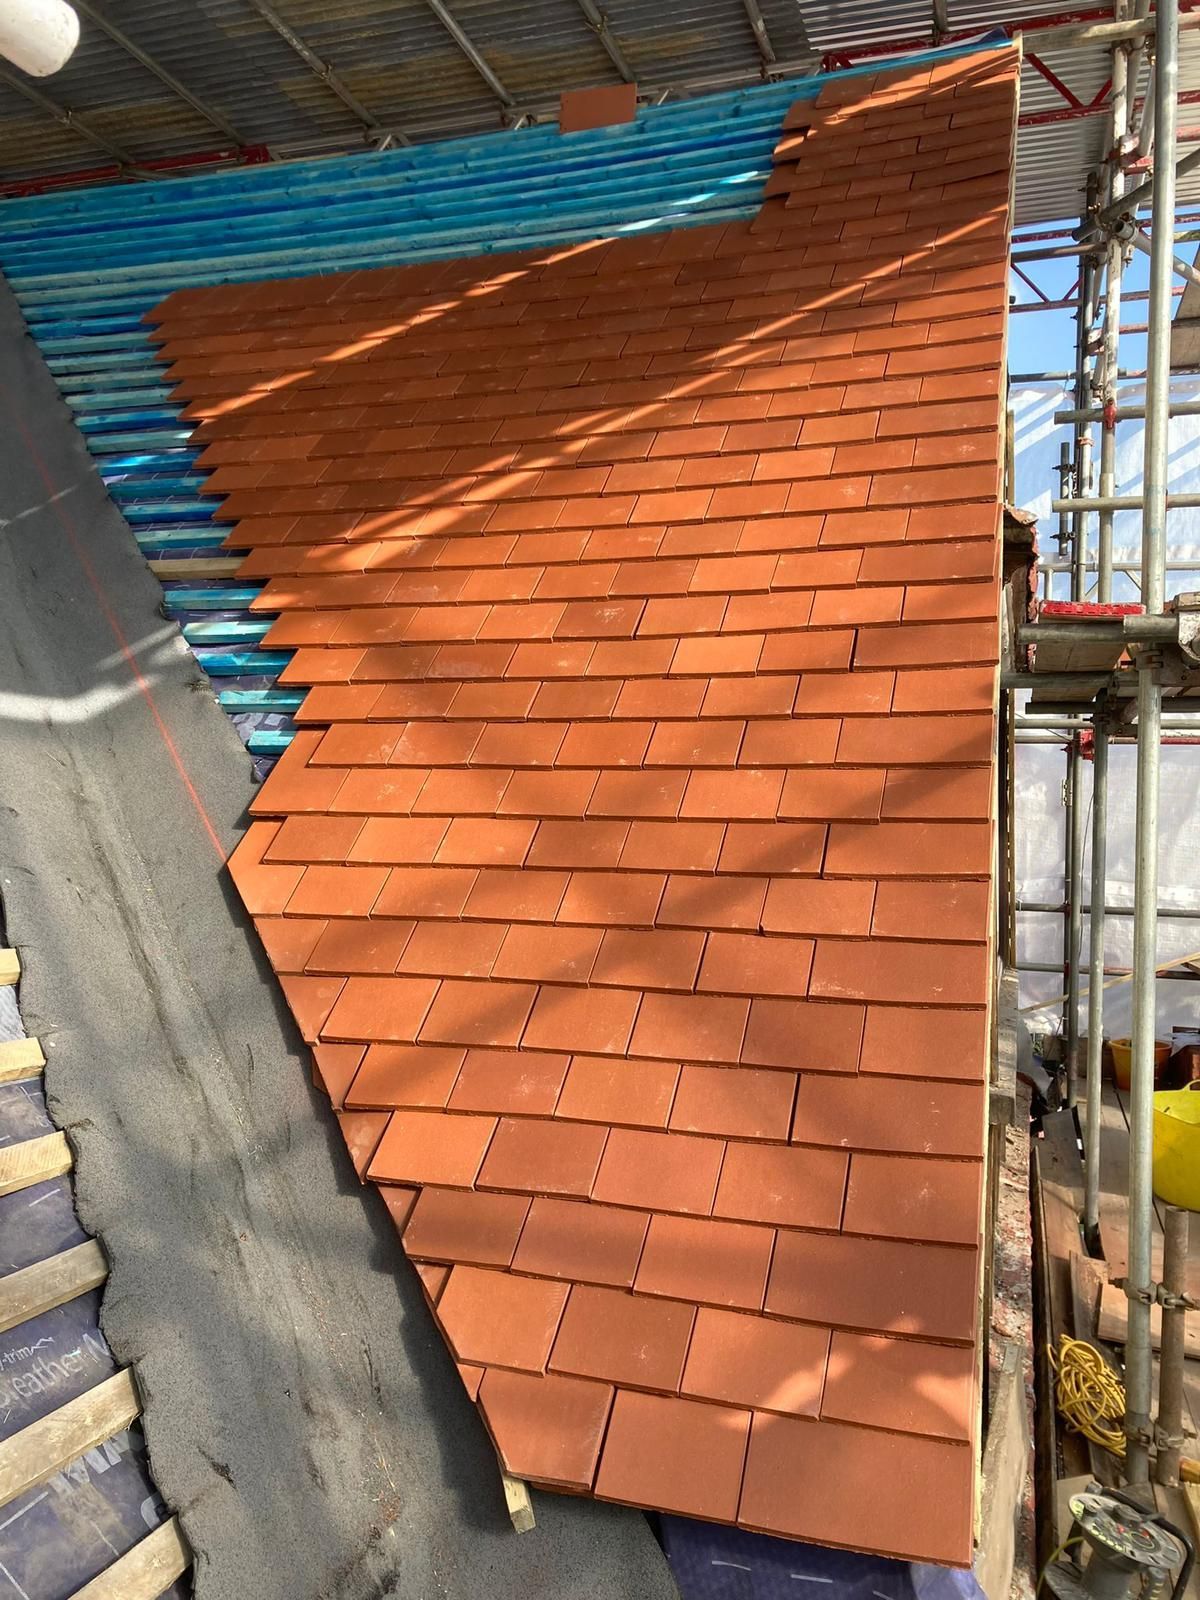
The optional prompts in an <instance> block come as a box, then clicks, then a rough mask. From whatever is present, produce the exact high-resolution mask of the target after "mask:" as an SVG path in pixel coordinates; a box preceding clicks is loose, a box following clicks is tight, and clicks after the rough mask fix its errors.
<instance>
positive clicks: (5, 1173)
mask: <svg viewBox="0 0 1200 1600" xmlns="http://www.w3.org/2000/svg"><path fill="white" fill-rule="evenodd" d="M73 1165H74V1163H73V1161H72V1159H71V1147H70V1145H69V1144H68V1143H67V1136H66V1134H65V1133H44V1134H42V1136H41V1137H40V1138H38V1139H22V1140H21V1142H20V1144H10V1145H9V1146H8V1147H7V1149H4V1150H0V1195H3V1194H14V1193H15V1192H16V1191H17V1190H18V1189H28V1188H29V1187H30V1186H31V1185H32V1184H35V1183H45V1181H46V1179H47V1178H59V1177H61V1176H62V1174H63V1173H64V1172H70V1170H71V1167H72V1166H73Z"/></svg>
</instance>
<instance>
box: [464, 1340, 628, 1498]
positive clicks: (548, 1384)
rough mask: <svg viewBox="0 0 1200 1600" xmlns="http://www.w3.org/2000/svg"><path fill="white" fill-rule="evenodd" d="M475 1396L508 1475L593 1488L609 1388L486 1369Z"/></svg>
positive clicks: (609, 1399)
mask: <svg viewBox="0 0 1200 1600" xmlns="http://www.w3.org/2000/svg"><path fill="white" fill-rule="evenodd" d="M480 1370H482V1369H480ZM478 1393H479V1404H480V1409H481V1410H482V1412H483V1417H484V1421H485V1422H486V1423H487V1425H488V1429H489V1431H490V1432H491V1434H492V1437H493V1438H494V1439H495V1440H496V1448H497V1450H498V1451H499V1453H500V1459H501V1461H502V1462H503V1463H504V1470H505V1471H506V1472H507V1473H509V1474H510V1475H511V1476H513V1477H517V1478H525V1479H530V1480H532V1481H533V1482H535V1483H545V1484H549V1485H552V1486H558V1487H564V1488H569V1489H576V1490H579V1489H590V1488H591V1484H592V1479H593V1477H594V1476H595V1472H596V1462H597V1460H598V1458H599V1455H600V1444H601V1441H602V1440H603V1438H604V1430H605V1426H606V1424H607V1422H608V1414H609V1411H610V1409H611V1407H612V1400H613V1393H614V1391H613V1389H612V1387H611V1385H609V1384H604V1383H592V1382H589V1381H587V1380H585V1379H581V1378H565V1377H561V1376H560V1375H558V1374H556V1373H549V1374H546V1375H545V1376H542V1375H537V1376H535V1375H533V1374H531V1373H527V1372H509V1371H505V1370H504V1369H503V1368H501V1367H489V1368H487V1369H486V1371H482V1381H481V1382H480V1384H479V1390H478Z"/></svg>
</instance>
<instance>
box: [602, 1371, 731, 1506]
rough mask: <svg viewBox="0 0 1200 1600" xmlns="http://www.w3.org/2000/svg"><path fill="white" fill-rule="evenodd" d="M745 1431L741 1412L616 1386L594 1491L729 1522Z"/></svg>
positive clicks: (632, 1503) (616, 1497)
mask: <svg viewBox="0 0 1200 1600" xmlns="http://www.w3.org/2000/svg"><path fill="white" fill-rule="evenodd" d="M749 1430H750V1413H749V1412H748V1411H737V1410H733V1409H732V1408H730V1407H728V1406H712V1405H703V1404H701V1403H699V1402H698V1401H695V1400H679V1399H670V1398H667V1397H666V1396H663V1395H650V1394H636V1393H633V1392H632V1391H630V1390H626V1389H619V1390H618V1391H617V1397H616V1400H615V1402H614V1404H613V1411H612V1418H611V1420H610V1422H609V1425H608V1436H607V1438H606V1440H605V1445H604V1453H603V1455H602V1457H601V1461H600V1471H599V1473H598V1475H597V1478H596V1486H595V1492H596V1493H597V1494H598V1495H599V1496H600V1498H601V1499H603V1500H623V1501H625V1502H626V1503H628V1504H630V1505H635V1506H640V1505H648V1504H649V1503H650V1502H651V1501H654V1502H655V1503H656V1504H657V1505H659V1506H661V1508H662V1509H663V1510H664V1511H681V1512H683V1513H684V1514H685V1515H687V1516H691V1517H704V1518H706V1519H707V1520H709V1521H712V1522H733V1521H735V1520H736V1518H737V1515H738V1497H739V1493H740V1489H741V1482H742V1465H743V1462H744V1460H745V1455H746V1440H747V1436H748V1434H749Z"/></svg>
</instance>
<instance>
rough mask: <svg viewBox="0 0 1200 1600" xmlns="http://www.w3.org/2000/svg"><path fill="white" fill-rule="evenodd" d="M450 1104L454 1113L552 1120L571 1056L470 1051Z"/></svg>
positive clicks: (453, 1090)
mask: <svg viewBox="0 0 1200 1600" xmlns="http://www.w3.org/2000/svg"><path fill="white" fill-rule="evenodd" d="M464 1054H465V1058H466V1059H465V1060H464V1061H463V1064H462V1068H461V1070H460V1071H459V1073H458V1076H457V1078H456V1079H455V1082H454V1086H453V1089H452V1091H451V1094H450V1098H449V1101H448V1102H447V1103H448V1105H449V1108H450V1110H451V1111H492V1112H496V1113H499V1114H501V1115H511V1116H536V1117H548V1116H550V1114H551V1113H552V1112H553V1111H554V1108H555V1106H556V1104H557V1103H558V1097H559V1094H560V1092H561V1090H562V1085H563V1080H564V1079H565V1077H566V1075H567V1065H568V1057H567V1056H564V1055H554V1054H548V1053H543V1052H540V1051H533V1050H467V1051H465V1052H464Z"/></svg>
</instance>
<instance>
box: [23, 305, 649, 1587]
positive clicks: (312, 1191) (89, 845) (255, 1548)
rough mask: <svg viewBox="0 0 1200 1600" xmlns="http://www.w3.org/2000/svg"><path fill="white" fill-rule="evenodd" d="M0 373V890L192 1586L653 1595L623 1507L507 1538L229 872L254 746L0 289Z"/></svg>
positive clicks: (494, 1491) (541, 1507)
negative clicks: (188, 1544) (107, 1264)
mask: <svg viewBox="0 0 1200 1600" xmlns="http://www.w3.org/2000/svg"><path fill="white" fill-rule="evenodd" d="M0 375H2V376H0V386H2V387H0V895H2V896H3V903H4V918H5V923H6V929H7V937H8V939H9V940H10V941H11V942H12V943H13V944H15V945H16V946H17V948H18V949H19V950H20V953H21V957H22V961H23V964H24V975H23V978H22V985H21V1007H22V1012H23V1014H24V1019H25V1024H26V1026H27V1028H28V1029H29V1031H30V1032H31V1033H35V1034H37V1035H39V1036H40V1038H41V1039H42V1042H43V1045H44V1047H45V1049H46V1055H47V1069H46V1084H47V1089H48V1093H49V1100H50V1107H51V1111H52V1114H53V1115H54V1116H55V1118H56V1120H57V1121H58V1122H59V1124H60V1125H61V1126H63V1127H64V1128H66V1130H67V1132H68V1135H69V1137H70V1139H71V1142H72V1144H73V1146H74V1148H75V1152H76V1168H77V1182H78V1204H79V1212H80V1216H81V1219H82V1221H83V1223H84V1225H85V1226H86V1227H87V1228H89V1229H91V1230H92V1231H94V1232H96V1233H98V1234H99V1235H100V1236H101V1238H102V1239H103V1242H104V1245H105V1248H106V1250H107V1251H108V1254H109V1257H110V1261H111V1266H112V1273H111V1278H110V1280H109V1285H108V1289H107V1293H106V1297H105V1302H104V1310H103V1319H102V1320H103V1326H104V1330H105V1333H106V1335H107V1337H108V1339H109V1341H110V1343H111V1344H112V1346H113V1348H114V1350H115V1352H116V1354H117V1356H118V1358H119V1359H120V1360H122V1361H126V1362H128V1361H132V1362H134V1363H135V1365H136V1371H137V1376H138V1381H139V1384H140V1386H141V1390H142V1395H143V1399H144V1403H145V1431H146V1438H147V1441H148V1444H149V1448H150V1455H151V1463H152V1466H153V1469H154V1471H155V1475H156V1478H157V1481H158V1484H159V1487H160V1489H161V1491H162V1493H163V1495H164V1496H165V1498H166V1499H167V1500H168V1501H169V1502H170V1503H171V1504H172V1505H173V1506H174V1507H175V1508H176V1509H177V1510H178V1511H179V1513H180V1515H181V1517H182V1519H183V1523H184V1526H185V1528H186V1530H187V1533H188V1535H189V1537H190V1538H191V1540H192V1543H193V1545H194V1547H195V1549H196V1552H197V1571H196V1576H197V1584H196V1593H197V1595H198V1596H199V1597H200V1600H360V1597H361V1600H367V1597H376V1596H395V1597H404V1600H418V1597H420V1600H426V1597H428V1600H433V1597H437V1596H450V1597H454V1600H475V1597H483V1596H487V1597H488V1600H669V1597H670V1596H672V1595H674V1593H675V1589H674V1585H673V1583H672V1581H671V1578H670V1576H669V1573H668V1570H667V1567H666V1563H665V1561H664V1559H663V1557H662V1555H661V1553H660V1551H659V1549H658V1546H657V1544H656V1543H655V1541H654V1539H653V1537H652V1535H651V1533H650V1529H649V1526H648V1524H647V1523H646V1521H645V1519H644V1518H643V1517H642V1516H641V1515H640V1514H639V1513H637V1512H634V1511H625V1510H621V1509H619V1508H617V1507H613V1506H602V1505H599V1504H597V1503H595V1502H591V1501H583V1500H572V1499H567V1498H563V1497H558V1496H536V1497H535V1502H536V1507H537V1514H538V1527H537V1529H536V1531H535V1532H533V1533H530V1534H526V1535H524V1536H518V1535H516V1534H514V1533H513V1532H512V1531H511V1529H510V1527H509V1524H508V1521H507V1518H506V1516H505V1512H504V1505H503V1499H502V1496H501V1493H500V1483H499V1476H498V1471H497V1466H496V1461H495V1457H494V1455H493V1452H492V1450H491V1447H490V1445H489V1444H488V1442H487V1439H486V1437H485V1435H484V1433H483V1430H482V1428H481V1427H480V1425H479V1422H478V1419H477V1417H476V1415H475V1413H474V1411H473V1408H472V1407H471V1405H470V1404H469V1402H468V1400H467V1397H466V1394H465V1392H464V1391H463V1388H462V1385H461V1383H460V1382H459V1379H458V1377H457V1375H456V1373H455V1371H454V1368H453V1366H452V1364H451V1362H450V1360H449V1357H448V1356H447V1354H446V1351H445V1347H444V1345H443V1343H442V1341H441V1339H440V1337H439V1336H438V1334H437V1333H436V1332H435V1331H434V1329H433V1325H432V1323H431V1322H430V1319H429V1317H428V1314H427V1312H426V1311H425V1308H424V1305H423V1303H422V1302H421V1297H420V1292H419V1289H418V1286H417V1281H416V1278H415V1275H414V1274H413V1273H412V1272H411V1270H410V1269H409V1268H408V1267H407V1266H406V1265H405V1264H404V1262H403V1259H402V1256H401V1253H400V1250H399V1245H398V1242H397V1241H396V1239H395V1236H394V1233H393V1230H392V1225H391V1222H390V1220H389V1218H388V1216H387V1213H386V1211H385V1209H384V1207H383V1205H382V1203H381V1201H380V1200H379V1198H378V1196H377V1195H376V1194H375V1193H374V1191H373V1190H371V1191H367V1190H363V1189H361V1188H360V1186H359V1184H358V1181H357V1179H356V1178H355V1176H354V1173H353V1172H352V1170H351V1168H350V1165H349V1162H348V1160H347V1158H346V1154H345V1151H344V1147H343V1143H342V1139H341V1136H340V1134H339V1132H338V1130H337V1128H336V1127H335V1125H334V1122H333V1118H332V1116H331V1114H330V1112H329V1109H328V1105H327V1103H326V1102H325V1100H324V1098H323V1096H321V1095H319V1094H317V1093H316V1091H314V1090H313V1089H312V1088H311V1085H310V1083H309V1080H308V1070H309V1069H308V1061H307V1052H306V1050H305V1049H304V1047H303V1046H302V1045H301V1043H300V1041H299V1039H298V1037H297V1036H296V1034H295V1031H294V1029H293V1027H292V1024H291V1021H290V1018H289V1017H288V1014H287V1010H286V1007H285V1006H284V1004H283V1001H282V997H281V996H280V994H279V993H278V990H277V988H276V986H275V983H274V980H273V979H272V977H271V973H270V970H269V968H268V967H267V964H266V962H265V960H264V958H263V955H262V953H261V951H260V949H259V947H258V944H257V942H256V940H255V937H254V935H253V932H252V930H251V929H250V927H249V925H248V922H247V919H246V917H245V915H244V914H243V912H242V910H241V908H240V905H239V904H238V902H237V897H236V895H235V894H234V893H233V891H232V888H231V886H230V884H229V882H228V878H227V876H226V874H225V873H224V871H223V870H222V867H221V861H220V857H219V854H218V850H217V848H216V845H217V844H219V845H220V847H221V848H222V849H228V848H229V847H231V846H232V844H233V843H234V842H235V840H236V838H237V837H238V833H239V829H240V827H241V826H242V825H243V823H244V813H245V808H246V805H247V802H248V801H249V799H250V797H251V794H252V784H251V778H250V763H249V757H248V756H247V755H246V752H245V750H244V749H243V748H242V746H241V743H240V741H239V739H238V737H237V734H236V732H235V730H234V728H233V726H232V724H231V723H230V722H229V720H228V719H227V718H226V716H225V715H224V713H223V712H222V711H221V710H220V709H219V708H218V706H217V704H216V702H215V700H214V699H213V696H212V692H211V690H210V688H209V687H208V683H207V680H205V679H203V678H202V677H200V675H199V674H198V673H197V670H196V667H195V663H194V662H193V661H192V659H191V657H190V656H189V654H188V652H187V650H186V649H185V647H184V645H183V643H182V640H181V638H180V636H179V632H178V630H177V628H176V627H175V626H174V625H173V624H168V623H165V622H164V621H163V619H162V616H161V614H160V612H159V606H160V603H161V598H162V596H161V590H160V589H159V586H158V584H157V582H156V580H155V579H154V578H153V577H152V576H151V575H150V573H149V571H148V570H147V568H146V565H145V563H144V561H143V560H142V558H141V556H140V555H139V553H138V551H137V548H136V546H135V544H134V541H133V539H132V537H131V535H130V533H129V530H128V528H127V527H126V525H125V523H124V521H123V520H122V518H121V517H120V515H119V514H118V513H117V511H116V510H115V509H114V507H113V505H112V504H111V502H110V501H109V500H108V498H107V496H106V495H105V493H104V490H103V488H102V486H101V484H100V481H99V479H98V478H97V477H96V475H95V473H94V471H93V468H92V466H91V463H90V461H89V459H88V456H87V453H86V451H85V449H84V447H83V443H82V441H81V439H80V438H79V436H78V435H77V434H76V433H75V431H74V429H73V427H72V426H71V423H70V420H69V417H68V414H67V412H66V410H65V409H64V408H63V407H62V405H61V403H60V402H59V399H58V396H57V393H56V391H55V387H54V384H53V381H52V379H51V378H50V376H49V374H48V373H47V372H46V370H45V368H44V366H43V365H42V362H41V359H40V357H39V356H38V355H37V353H36V351H35V350H34V347H33V345H32V343H31V342H30V340H29V339H28V337H27V336H26V335H25V334H24V332H23V329H22V326H21V324H20V321H19V317H18V314H17V311H16V308H15V305H14V303H13V301H12V299H11V296H10V295H9V294H8V292H7V290H5V289H3V288H2V287H0ZM123 646H124V647H127V648H128V650H129V652H130V655H131V656H132V657H133V658H134V661H135V662H136V671H137V673H138V674H140V675H141V678H142V680H143V685H144V688H145V689H146V691H148V694H149V696H150V697H151V698H152V701H153V704H151V699H148V698H147V695H146V694H144V693H143V692H142V689H141V688H140V687H139V683H138V679H137V677H136V676H135V671H134V669H133V666H132V665H131V661H130V659H129V657H127V656H126V655H125V654H124V649H123ZM168 739H169V740H170V744H171V745H173V747H174V749H175V750H176V751H177V752H178V755H179V765H178V766H177V765H176V763H175V761H174V760H173V758H172V755H171V748H170V745H169V744H168V742H167V741H168ZM189 783H190V784H191V785H192V786H194V791H195V798H194V800H193V797H192V795H191V794H190V793H189V790H188V787H187V785H188V784H189ZM201 808H202V809H203V813H204V816H206V817H207V819H208V825H209V826H211V828H212V830H213V833H214V834H215V842H214V840H213V839H212V838H210V837H209V835H208V833H207V831H206V825H205V822H204V820H203V819H202V816H201Z"/></svg>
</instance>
